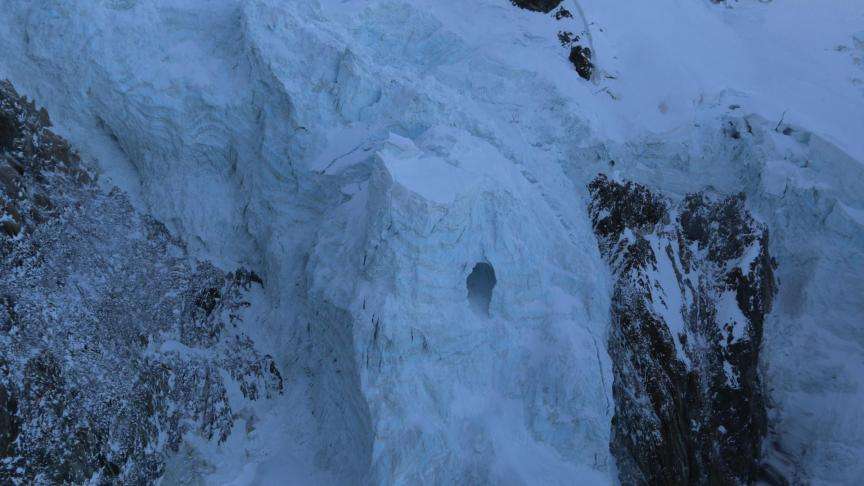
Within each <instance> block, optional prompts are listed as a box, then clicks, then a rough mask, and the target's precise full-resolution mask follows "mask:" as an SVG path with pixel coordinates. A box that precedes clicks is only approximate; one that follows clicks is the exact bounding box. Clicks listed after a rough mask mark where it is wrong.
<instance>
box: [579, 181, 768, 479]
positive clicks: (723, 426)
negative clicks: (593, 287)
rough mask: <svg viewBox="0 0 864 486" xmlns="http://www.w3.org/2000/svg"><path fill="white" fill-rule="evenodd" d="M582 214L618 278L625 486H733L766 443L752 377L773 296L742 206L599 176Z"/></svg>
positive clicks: (763, 249)
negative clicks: (678, 197) (676, 198)
mask: <svg viewBox="0 0 864 486" xmlns="http://www.w3.org/2000/svg"><path fill="white" fill-rule="evenodd" d="M589 190H590V194H591V198H592V199H591V202H590V206H589V209H590V215H591V220H592V224H593V227H594V232H595V234H596V236H597V239H598V242H599V247H600V251H601V253H602V255H603V256H604V258H605V260H606V261H607V263H608V264H609V266H610V268H611V270H612V272H613V275H614V279H615V285H614V293H613V297H612V303H611V306H612V308H611V319H612V322H611V330H610V337H609V353H610V356H611V357H612V360H613V367H614V385H613V394H614V397H615V417H614V419H613V423H612V429H613V430H612V434H613V437H612V442H611V446H610V447H611V450H612V453H613V455H614V456H615V457H616V460H617V461H618V465H619V475H620V479H621V481H622V483H624V484H669V485H674V484H680V485H683V484H718V485H719V484H729V485H731V484H739V483H742V482H743V483H747V482H752V481H753V480H754V479H755V478H756V477H757V476H758V475H759V473H760V472H759V468H760V466H759V453H760V448H761V442H762V438H763V436H764V435H765V433H766V428H767V423H766V412H765V399H764V396H763V391H762V385H761V381H760V376H759V373H758V370H757V364H758V361H759V350H760V344H761V341H762V327H763V322H764V319H765V315H766V313H768V312H769V310H770V308H771V301H772V297H773V295H774V292H775V283H774V277H773V270H774V263H773V262H772V259H771V257H770V256H769V254H768V249H767V248H768V230H767V228H766V227H765V226H764V225H762V224H760V223H758V222H757V221H755V220H754V219H753V217H752V216H751V215H750V214H749V213H748V211H747V209H746V207H745V204H744V198H743V196H740V195H735V196H729V197H715V196H712V195H709V194H707V193H697V194H691V195H688V196H687V197H685V198H684V200H683V201H681V202H680V203H673V202H672V201H671V200H670V199H667V198H665V197H663V196H660V195H658V194H656V193H654V192H652V191H650V190H649V189H648V188H646V187H644V186H642V185H639V184H635V183H632V182H617V181H613V180H610V179H609V178H607V177H605V176H603V175H601V176H598V177H597V178H596V179H595V180H594V181H593V182H592V183H591V184H590V186H589Z"/></svg>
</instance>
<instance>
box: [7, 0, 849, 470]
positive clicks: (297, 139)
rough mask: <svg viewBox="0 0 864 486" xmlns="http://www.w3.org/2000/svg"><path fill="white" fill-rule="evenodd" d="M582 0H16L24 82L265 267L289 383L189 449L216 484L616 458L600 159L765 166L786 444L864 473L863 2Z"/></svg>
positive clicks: (633, 170) (215, 236)
mask: <svg viewBox="0 0 864 486" xmlns="http://www.w3.org/2000/svg"><path fill="white" fill-rule="evenodd" d="M562 5H564V6H565V7H567V8H568V9H569V10H570V11H572V12H573V13H574V16H573V17H572V18H571V19H567V20H566V23H561V22H559V21H556V20H554V18H553V17H552V16H551V15H543V14H538V13H535V12H529V11H526V10H520V9H517V8H514V7H513V6H512V5H511V4H510V2H509V1H506V0H477V1H475V2H442V1H440V0H401V1H378V0H375V1H367V2H358V1H355V2H347V1H337V0H319V1H296V2H281V1H277V0H248V1H247V0H214V1H209V2H205V1H202V0H170V1H169V0H102V1H91V2H66V1H60V0H36V1H33V0H8V1H7V2H5V3H4V5H3V8H2V11H0V50H2V52H3V53H4V55H3V56H2V58H0V76H5V77H8V78H10V79H11V80H12V81H13V82H14V83H15V84H16V86H17V87H18V88H19V89H20V90H21V91H23V92H24V93H26V94H28V95H30V96H31V97H34V98H36V99H37V100H38V101H39V103H41V104H44V105H45V106H46V107H47V108H48V109H49V111H50V112H51V113H52V117H53V118H54V119H55V120H56V121H57V123H58V125H59V126H60V128H61V130H60V131H61V133H62V134H64V135H66V136H67V137H68V138H69V139H70V140H71V141H72V142H73V143H74V144H75V145H76V146H77V147H79V148H80V149H81V151H82V152H83V154H84V156H85V158H89V159H91V160H93V161H95V163H96V164H97V165H98V166H99V167H100V168H101V170H102V171H103V172H104V174H105V175H106V176H107V178H108V179H110V180H111V181H112V182H113V183H114V184H117V185H119V186H120V187H121V188H123V189H124V190H126V191H127V192H129V193H130V194H131V195H132V197H133V200H135V201H136V203H137V204H138V205H140V206H141V207H145V208H148V209H149V211H151V212H152V213H153V214H154V215H155V216H156V217H158V218H159V219H161V220H162V221H164V222H165V223H166V224H168V226H169V228H171V229H172V230H173V231H174V232H175V233H176V234H177V235H178V236H180V237H181V238H183V239H184V240H185V241H187V242H188V243H189V245H190V248H191V249H192V250H193V252H194V254H195V255H197V256H200V257H206V258H210V259H213V260H214V261H215V262H217V263H220V264H223V265H225V266H226V268H229V267H232V266H235V265H237V264H243V265H247V266H250V267H252V268H255V269H256V271H258V273H260V274H261V275H262V276H263V277H264V278H265V280H266V281H267V282H268V286H267V293H266V295H263V296H261V297H260V299H261V302H257V303H255V309H256V312H260V313H261V315H262V316H261V319H260V320H261V321H262V322H266V323H267V325H266V326H265V327H264V328H262V329H260V330H259V332H260V334H261V335H260V336H254V337H255V340H256V342H258V343H263V344H262V345H263V346H265V347H269V349H266V350H265V351H266V352H269V353H270V354H272V355H273V356H274V357H276V358H277V359H278V360H280V364H281V365H282V367H283V369H284V370H285V375H286V393H285V394H284V396H283V397H284V398H281V399H279V400H277V401H275V402H273V403H271V404H270V405H269V408H266V410H261V411H259V412H258V413H259V415H260V417H259V418H258V420H260V424H261V425H260V426H259V427H257V428H256V431H257V432H255V433H253V434H252V435H251V436H249V437H237V438H232V440H230V441H229V442H227V443H226V444H225V445H223V446H222V447H215V446H214V445H213V444H191V445H190V447H193V448H196V449H198V450H199V452H200V454H202V455H203V456H204V457H205V458H206V460H208V461H210V462H211V463H212V464H213V467H214V468H215V469H214V472H212V476H211V477H210V479H212V480H213V481H215V482H219V483H225V484H273V483H275V482H283V481H284V482H292V481H293V482H296V483H298V484H308V483H311V482H320V483H330V482H333V481H342V482H353V481H357V482H371V483H400V482H403V483H404V482H415V481H425V482H432V483H454V482H462V483H482V482H492V483H506V482H512V483H517V484H518V483H532V484H556V483H557V484H571V483H572V482H573V478H579V479H580V481H579V482H580V483H581V484H585V483H590V482H596V483H598V484H608V483H610V482H614V477H615V471H614V465H613V464H612V461H611V459H610V456H609V453H608V443H609V430H610V423H609V421H610V419H611V411H610V401H611V395H610V384H611V369H610V367H611V363H610V362H609V357H608V355H607V353H606V351H605V349H606V345H605V337H606V329H607V326H608V318H609V314H608V312H609V311H608V309H609V288H610V277H609V275H608V270H607V269H606V267H605V265H604V264H603V262H602V260H601V258H600V255H599V252H598V251H597V249H596V242H595V240H594V237H593V235H592V233H591V229H590V224H589V222H588V218H587V214H586V210H585V195H586V190H585V185H586V183H587V181H588V180H590V178H591V177H593V176H594V175H596V173H597V172H610V173H612V175H614V176H616V177H623V178H628V179H633V180H638V181H641V182H643V183H646V184H649V185H651V186H652V187H655V188H657V189H659V190H662V191H665V192H668V193H669V194H672V195H675V194H677V195H680V194H684V193H686V192H692V191H696V190H701V189H705V188H706V187H709V186H710V187H711V188H713V189H714V190H716V191H719V192H722V193H734V192H739V191H743V192H745V194H746V195H747V197H748V204H749V205H750V206H751V209H752V210H753V211H754V212H755V213H756V214H757V215H758V216H759V217H760V219H761V220H762V221H764V222H765V223H767V224H768V226H769V228H770V229H771V234H772V241H771V245H772V248H771V253H772V255H774V256H776V258H777V260H778V261H779V264H780V267H779V269H778V276H779V279H780V287H779V289H780V293H779V295H778V300H777V305H776V306H775V311H774V312H773V314H772V315H771V316H770V318H769V322H768V323H767V324H766V338H765V353H764V355H763V358H764V368H765V374H766V380H767V382H768V386H769V394H770V396H771V398H772V400H773V403H774V408H773V410H772V415H773V417H772V418H773V421H774V424H775V427H774V429H773V431H772V433H771V434H772V435H771V437H770V438H769V440H768V441H766V455H767V457H768V458H769V459H770V460H772V461H775V462H776V463H777V464H778V467H779V468H782V469H783V470H784V471H787V474H789V475H790V476H795V475H797V476H798V477H800V478H802V480H809V481H813V482H815V483H819V482H834V483H842V484H849V483H851V482H852V481H853V480H854V478H858V477H861V476H862V475H864V470H862V467H864V466H862V465H861V463H862V461H860V459H861V457H864V448H862V446H861V444H862V440H864V409H862V407H860V406H859V404H860V403H861V402H862V399H864V388H862V386H864V327H862V318H861V316H862V315H864V314H862V311H864V300H862V299H861V296H862V295H864V278H862V276H861V275H860V271H861V269H862V268H864V261H862V260H864V251H862V249H864V230H862V216H861V215H862V214H864V213H862V212H864V199H862V194H864V187H862V185H864V169H862V163H864V141H862V138H861V136H860V135H861V134H862V133H864V116H862V115H861V113H864V91H862V87H861V81H860V80H861V78H864V72H862V69H861V61H860V59H861V58H862V56H864V51H862V48H861V46H860V42H858V41H856V40H855V39H856V37H855V36H856V35H858V36H860V34H856V32H859V31H860V26H861V21H862V20H864V6H862V5H861V4H860V3H859V2H851V1H846V0H826V1H824V2H805V1H793V2H773V3H763V2H756V1H749V0H744V1H740V2H729V3H722V4H713V3H711V2H709V1H691V2H677V1H674V0H657V1H652V2H612V3H610V2H606V1H601V0H581V1H579V2H578V3H577V2H575V1H573V0H565V1H564V2H563V4H562ZM562 26H566V27H562ZM561 28H566V29H568V30H572V31H573V32H575V33H581V34H582V35H583V36H584V37H585V39H586V42H588V43H589V44H590V46H591V48H592V51H593V52H594V53H595V58H594V62H595V65H596V66H597V70H596V72H595V76H594V78H593V79H592V81H590V82H586V81H583V80H582V79H581V78H579V77H578V76H576V74H575V72H574V71H573V69H572V66H571V65H570V64H569V63H568V62H567V51H566V50H564V49H562V48H561V46H560V45H559V43H558V40H557V38H556V34H557V31H558V30H559V29H561ZM838 46H846V48H845V49H838V48H837V47H838ZM856 59H857V61H856ZM856 79H857V80H858V81H857V83H856V81H855V80H856ZM730 127H731V129H730ZM736 131H737V133H738V137H737V138H736V137H734V136H732V135H734V134H735V133H736ZM613 163H614V165H613ZM478 262H488V263H490V264H491V265H492V266H493V268H494V271H495V275H496V278H497V284H496V286H495V287H494V290H493V292H492V298H491V301H490V305H489V316H488V317H485V316H482V315H478V314H477V313H475V312H473V311H472V309H471V306H470V303H469V301H468V296H467V289H466V278H467V277H468V275H469V274H470V272H471V271H472V269H473V268H474V266H475V265H476V264H477V263H478ZM292 390H293V392H292ZM178 464H181V465H182V464H183V463H182V462H180V463H178ZM178 467H180V468H181V469H182V466H178Z"/></svg>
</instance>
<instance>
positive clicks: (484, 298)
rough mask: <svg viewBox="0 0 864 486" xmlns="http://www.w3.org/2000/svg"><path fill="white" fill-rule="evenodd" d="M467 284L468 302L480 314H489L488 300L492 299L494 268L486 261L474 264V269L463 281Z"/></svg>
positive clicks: (494, 281)
mask: <svg viewBox="0 0 864 486" xmlns="http://www.w3.org/2000/svg"><path fill="white" fill-rule="evenodd" d="M465 283H466V284H467V285H468V302H470V303H471V307H472V308H473V309H474V311H475V312H477V313H478V314H480V315H483V316H488V315H489V302H491V301H492V289H493V288H495V283H496V280H495V269H494V268H492V265H490V264H488V263H486V262H480V263H478V264H476V265H474V270H472V271H471V275H468V279H467V280H466V282H465Z"/></svg>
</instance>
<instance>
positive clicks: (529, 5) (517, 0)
mask: <svg viewBox="0 0 864 486" xmlns="http://www.w3.org/2000/svg"><path fill="white" fill-rule="evenodd" d="M560 3H561V0H513V5H516V6H517V7H520V8H524V9H527V10H533V11H535V12H543V13H549V12H551V11H552V9H553V8H555V7H557V6H558V5H559V4H560Z"/></svg>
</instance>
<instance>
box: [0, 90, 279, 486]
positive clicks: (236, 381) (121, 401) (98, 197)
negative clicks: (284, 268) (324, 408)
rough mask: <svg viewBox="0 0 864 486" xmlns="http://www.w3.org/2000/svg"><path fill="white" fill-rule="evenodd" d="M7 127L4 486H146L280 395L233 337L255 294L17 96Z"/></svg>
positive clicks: (0, 346) (1, 398)
mask: <svg viewBox="0 0 864 486" xmlns="http://www.w3.org/2000/svg"><path fill="white" fill-rule="evenodd" d="M0 120H2V121H0V124H5V125H3V126H0V131H2V134H0V135H2V136H3V137H5V138H3V141H2V142H3V145H2V147H0V221H2V222H3V224H4V225H5V226H4V227H3V229H4V231H3V232H0V484H33V483H38V484H84V483H88V482H91V483H92V484H106V483H111V484H115V483H116V484H147V483H152V482H153V481H154V480H155V479H156V478H158V477H159V476H160V475H161V474H162V472H163V470H164V464H165V460H166V458H167V457H168V456H169V455H171V454H172V453H173V452H176V451H177V450H178V448H179V446H180V445H181V443H182V441H183V437H184V435H186V434H196V435H197V436H199V437H201V438H202V439H203V440H212V441H224V440H225V439H226V438H227V437H228V435H229V434H230V433H231V432H232V430H233V429H234V422H235V419H236V414H235V409H236V408H237V407H238V406H242V405H243V403H244V402H245V401H250V400H257V399H260V398H264V397H268V396H273V395H274V394H278V393H281V390H282V378H281V376H280V373H279V370H278V368H277V366H276V364H275V362H274V360H273V359H272V358H271V357H270V356H266V355H261V354H260V353H259V352H258V351H257V350H256V349H255V345H254V343H253V342H252V341H251V339H250V338H249V337H248V336H246V335H245V334H244V333H243V332H241V331H240V328H239V323H240V322H241V320H242V319H243V318H244V312H245V309H246V307H248V306H249V304H248V302H247V300H246V298H245V296H246V295H247V294H248V293H249V292H252V291H253V290H254V286H255V285H257V284H260V283H261V280H260V278H258V277H257V276H256V275H255V274H253V273H251V272H248V271H243V270H239V271H236V272H233V273H228V274H226V273H224V272H222V271H220V270H218V269H217V268H215V267H214V266H212V265H211V264H209V263H207V262H198V263H195V264H192V263H190V262H189V261H188V259H187V258H186V257H185V252H184V247H183V244H182V242H180V241H178V240H176V239H175V238H173V237H172V236H171V235H170V234H169V233H168V232H167V231H166V229H165V228H164V227H163V225H161V224H160V223H158V222H157V221H154V220H153V219H152V218H149V217H148V216H146V215H142V214H140V213H138V212H136V211H135V210H134V209H133V207H132V206H131V205H130V204H129V202H128V200H127V199H126V197H125V196H124V195H123V194H122V193H120V192H119V191H113V192H111V193H110V194H105V193H103V192H101V191H100V190H99V189H98V188H97V186H96V185H95V184H94V183H93V182H92V180H93V178H92V177H91V175H90V173H89V172H88V171H87V170H86V169H85V168H84V167H83V166H82V165H81V163H80V160H79V158H78V156H77V155H76V154H75V153H74V151H73V150H72V149H71V148H70V147H69V145H68V144H67V143H66V142H65V141H64V140H62V139H61V138H60V137H58V136H56V135H54V134H53V133H52V132H51V131H50V130H48V123H49V122H48V117H47V113H45V112H44V111H37V110H36V109H35V107H34V106H33V103H31V102H27V101H26V100H24V99H23V98H20V97H19V96H18V95H17V94H16V93H15V91H14V89H13V88H12V86H11V85H10V84H9V83H2V84H0ZM9 123H12V124H13V125H12V126H11V128H10V127H9ZM10 134H11V135H10ZM230 390H239V392H237V393H233V394H232V392H230Z"/></svg>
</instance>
